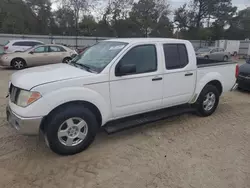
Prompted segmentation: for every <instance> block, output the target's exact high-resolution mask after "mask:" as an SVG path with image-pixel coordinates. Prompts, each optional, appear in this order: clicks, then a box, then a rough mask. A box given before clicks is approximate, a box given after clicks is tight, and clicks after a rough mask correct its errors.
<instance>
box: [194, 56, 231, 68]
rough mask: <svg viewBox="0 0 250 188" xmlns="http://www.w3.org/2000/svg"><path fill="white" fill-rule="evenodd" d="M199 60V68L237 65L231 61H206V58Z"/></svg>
mask: <svg viewBox="0 0 250 188" xmlns="http://www.w3.org/2000/svg"><path fill="white" fill-rule="evenodd" d="M196 59H197V67H198V68H201V67H209V66H219V65H225V64H235V62H231V61H226V62H225V61H217V60H212V59H206V58H196Z"/></svg>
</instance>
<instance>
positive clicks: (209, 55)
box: [196, 47, 230, 61]
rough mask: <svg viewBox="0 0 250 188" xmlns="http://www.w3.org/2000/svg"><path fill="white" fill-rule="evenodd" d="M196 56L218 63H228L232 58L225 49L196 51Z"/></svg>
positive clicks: (201, 49) (210, 48)
mask: <svg viewBox="0 0 250 188" xmlns="http://www.w3.org/2000/svg"><path fill="white" fill-rule="evenodd" d="M196 56H197V57H204V58H206V59H212V60H217V61H228V60H229V58H230V54H229V53H228V52H225V50H224V49H222V48H212V47H209V48H200V49H198V50H197V51H196Z"/></svg>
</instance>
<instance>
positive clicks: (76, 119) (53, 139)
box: [45, 105, 98, 155]
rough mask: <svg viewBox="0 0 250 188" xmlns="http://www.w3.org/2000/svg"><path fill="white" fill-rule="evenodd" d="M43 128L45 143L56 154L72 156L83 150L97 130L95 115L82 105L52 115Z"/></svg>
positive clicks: (92, 139) (66, 108) (69, 106)
mask: <svg viewBox="0 0 250 188" xmlns="http://www.w3.org/2000/svg"><path fill="white" fill-rule="evenodd" d="M48 122H49V123H48V124H47V126H46V127H45V141H46V143H47V145H48V146H49V147H50V148H51V150H52V151H54V152H55V153H57V154H60V155H73V154H76V153H79V152H81V151H83V150H85V149H86V148H87V147H88V146H89V145H90V144H91V143H92V142H93V141H94V138H95V136H96V132H97V129H98V123H97V120H96V117H95V115H94V114H93V113H92V112H91V111H90V110H89V109H87V108H85V107H83V106H82V105H68V106H66V107H65V108H64V109H61V110H60V111H58V112H56V113H54V114H52V115H51V116H50V117H49V121H48Z"/></svg>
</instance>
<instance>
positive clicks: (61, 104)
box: [7, 38, 238, 155]
mask: <svg viewBox="0 0 250 188" xmlns="http://www.w3.org/2000/svg"><path fill="white" fill-rule="evenodd" d="M237 67H238V66H237V65H236V64H234V63H230V62H225V63H217V64H215V63H214V64H208V65H204V64H203V65H197V63H196V56H195V51H194V49H193V46H192V44H191V43H190V42H189V41H185V40H177V39H159V38H156V39H154V38H148V39H146V38H145V39H136V38H133V39H112V40H107V41H102V42H100V43H98V44H96V45H94V46H92V47H90V48H89V49H88V50H87V51H86V52H85V53H83V54H81V55H79V56H77V57H76V58H75V59H73V60H72V61H71V62H70V63H69V64H56V65H48V66H42V67H36V68H31V69H27V70H22V71H18V72H16V73H14V74H13V75H12V77H11V80H10V83H11V84H10V89H9V93H10V97H9V103H8V107H7V119H8V121H9V122H10V124H11V125H12V126H13V127H14V128H15V129H17V130H18V131H19V132H20V133H22V134H28V135H37V134H39V132H40V130H41V132H43V133H44V136H45V141H46V143H47V144H48V145H49V147H50V148H51V149H52V150H53V151H54V152H56V153H58V154H62V155H69V154H75V153H78V152H81V151H83V150H84V149H86V148H87V147H88V146H89V145H90V144H91V143H92V142H93V140H94V138H95V136H96V133H97V130H98V129H99V128H100V127H104V128H105V130H106V131H107V132H109V133H113V132H116V131H118V130H121V129H124V128H128V127H132V126H135V125H138V124H141V123H147V122H152V121H156V120H160V119H162V118H163V117H166V116H165V111H164V110H165V108H168V107H173V106H174V107H176V106H178V108H177V107H176V110H177V109H179V107H180V106H179V105H185V104H187V105H188V107H190V108H191V109H194V110H195V111H196V112H197V113H198V114H199V115H200V116H210V115H211V114H213V113H214V111H215V110H216V108H217V105H218V103H219V99H220V96H221V95H222V93H223V92H226V91H229V90H231V89H232V88H233V86H234V84H235V81H236V78H235V73H237ZM236 76H237V75H236ZM160 109H161V110H162V111H161V110H160ZM163 109H164V110H163ZM180 109H181V108H180ZM156 110H160V111H156ZM171 113H172V111H171ZM138 114H139V115H138ZM172 114H173V113H172Z"/></svg>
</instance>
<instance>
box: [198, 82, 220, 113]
mask: <svg viewBox="0 0 250 188" xmlns="http://www.w3.org/2000/svg"><path fill="white" fill-rule="evenodd" d="M209 93H213V94H214V95H215V103H214V105H213V107H212V108H211V109H210V110H205V108H204V105H203V102H204V101H205V99H206V96H207V94H209ZM219 100H220V94H219V91H218V89H217V88H216V87H215V86H213V85H206V86H205V87H204V88H203V90H202V91H201V93H200V96H199V98H198V99H197V101H196V103H195V108H196V111H197V114H198V115H199V116H202V117H207V116H210V115H212V114H213V113H214V112H215V110H216V109H217V106H218V104H219Z"/></svg>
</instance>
